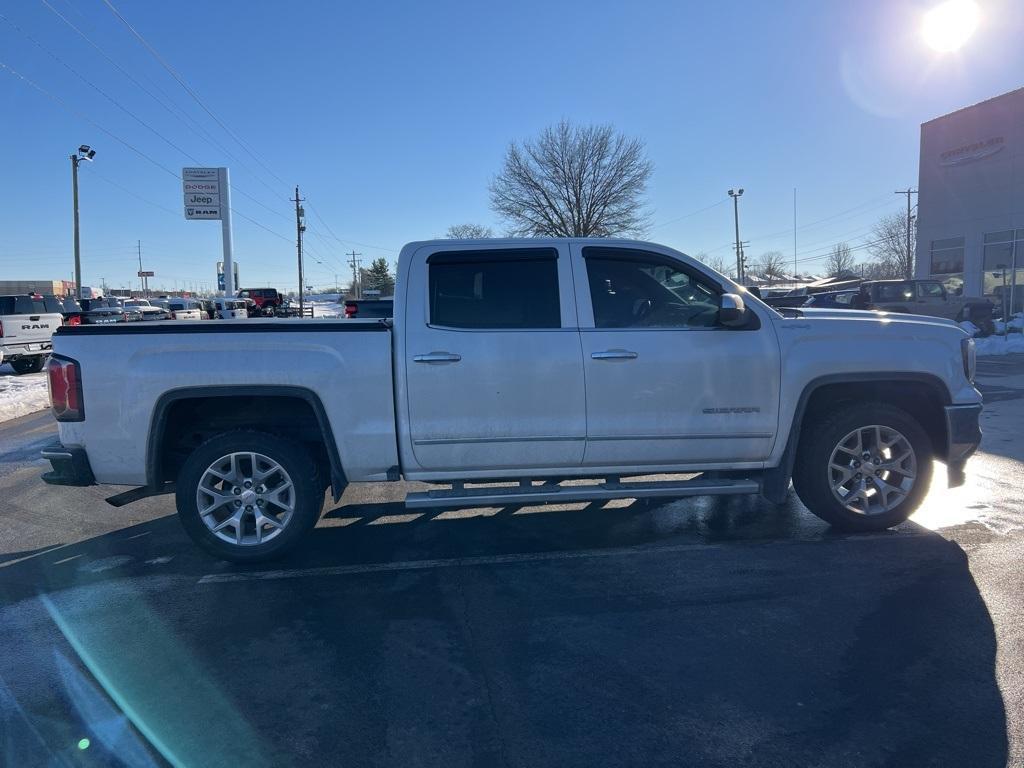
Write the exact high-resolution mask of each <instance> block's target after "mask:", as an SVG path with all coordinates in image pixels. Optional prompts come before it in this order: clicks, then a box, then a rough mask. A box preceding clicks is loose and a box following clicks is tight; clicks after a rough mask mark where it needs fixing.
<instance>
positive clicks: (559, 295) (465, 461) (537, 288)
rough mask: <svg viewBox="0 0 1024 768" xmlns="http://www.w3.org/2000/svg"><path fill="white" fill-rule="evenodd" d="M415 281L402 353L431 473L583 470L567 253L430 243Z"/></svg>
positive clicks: (419, 441)
mask: <svg viewBox="0 0 1024 768" xmlns="http://www.w3.org/2000/svg"><path fill="white" fill-rule="evenodd" d="M408 279H409V283H408V284H409V285H410V286H413V287H412V288H410V290H409V293H408V296H407V297H406V302H407V305H406V312H405V318H404V327H405V344H404V347H405V348H404V349H402V350H399V352H400V354H403V355H404V356H405V360H404V361H403V362H404V368H405V371H406V373H405V383H406V390H405V391H406V394H407V397H408V414H409V431H410V438H411V448H412V452H413V455H414V458H415V462H416V463H417V464H418V465H419V467H420V468H421V469H422V470H425V471H447V470H451V471H461V470H467V471H472V470H481V471H487V470H492V469H495V470H496V469H515V468H520V467H530V468H555V467H578V466H579V465H580V462H581V461H582V459H583V448H584V440H585V437H586V411H585V403H586V400H585V395H584V390H583V363H582V358H581V355H580V341H579V331H578V328H577V323H576V313H575V307H574V305H573V288H572V273H571V267H570V264H569V252H568V248H567V246H566V245H565V244H559V245H543V246H538V247H533V246H529V247H523V246H518V247H513V246H510V247H508V248H488V249H479V248H476V249H474V248H466V247H463V248H459V247H457V246H455V247H447V246H428V247H427V248H425V249H424V250H423V251H420V252H417V254H416V255H415V257H414V259H413V262H412V264H411V267H410V275H409V278H408Z"/></svg>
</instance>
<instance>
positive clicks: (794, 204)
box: [793, 187, 796, 288]
mask: <svg viewBox="0 0 1024 768" xmlns="http://www.w3.org/2000/svg"><path fill="white" fill-rule="evenodd" d="M793 287H794V288H795V287H796V187H793Z"/></svg>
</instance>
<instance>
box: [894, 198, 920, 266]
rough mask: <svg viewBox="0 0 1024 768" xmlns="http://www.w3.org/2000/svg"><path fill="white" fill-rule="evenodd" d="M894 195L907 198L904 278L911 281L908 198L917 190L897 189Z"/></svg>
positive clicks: (911, 257) (912, 258)
mask: <svg viewBox="0 0 1024 768" xmlns="http://www.w3.org/2000/svg"><path fill="white" fill-rule="evenodd" d="M894 194H897V195H906V196H907V273H906V275H904V277H906V278H907V280H911V279H913V277H914V254H912V253H911V252H910V224H911V221H912V219H911V217H910V196H911V195H916V194H917V190H916V189H911V188H910V187H907V188H906V189H897V190H896V192H895V193H894Z"/></svg>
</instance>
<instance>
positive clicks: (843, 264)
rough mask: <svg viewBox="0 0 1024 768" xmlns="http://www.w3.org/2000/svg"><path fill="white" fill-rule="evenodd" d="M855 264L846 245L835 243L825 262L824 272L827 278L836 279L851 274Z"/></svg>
mask: <svg viewBox="0 0 1024 768" xmlns="http://www.w3.org/2000/svg"><path fill="white" fill-rule="evenodd" d="M854 265H855V262H854V259H853V253H851V251H850V246H849V244H848V243H836V244H835V245H833V246H832V251H831V253H829V255H828V259H826V260H825V271H826V272H828V274H829V277H838V276H839V275H844V274H846V273H847V272H852V271H853V268H854Z"/></svg>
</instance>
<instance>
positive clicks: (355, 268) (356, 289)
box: [345, 250, 363, 299]
mask: <svg viewBox="0 0 1024 768" xmlns="http://www.w3.org/2000/svg"><path fill="white" fill-rule="evenodd" d="M345 255H346V256H351V257H352V258H350V259H349V260H348V263H349V264H351V265H352V292H353V293H354V294H355V297H354V298H356V299H361V298H363V286H362V284H361V281H360V280H359V265H360V264H361V263H362V262H361V261H360V260H359V259H357V258H356V257H357V256H362V255H363V254H361V253H356V252H355V251H354V250H353V251H350V252H349V253H346V254H345Z"/></svg>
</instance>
